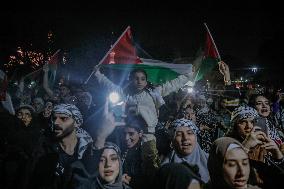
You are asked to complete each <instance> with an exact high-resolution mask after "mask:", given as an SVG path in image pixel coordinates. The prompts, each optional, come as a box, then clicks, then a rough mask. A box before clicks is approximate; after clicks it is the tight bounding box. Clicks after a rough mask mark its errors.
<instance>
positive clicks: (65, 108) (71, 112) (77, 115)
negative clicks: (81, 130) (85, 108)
mask: <svg viewBox="0 0 284 189" xmlns="http://www.w3.org/2000/svg"><path fill="white" fill-rule="evenodd" d="M53 112H54V113H57V114H65V115H67V116H69V117H72V118H73V119H74V120H75V121H76V123H77V124H78V126H80V125H82V124H83V116H82V114H81V112H80V110H79V109H78V108H77V107H76V106H75V105H73V104H58V105H56V106H54V108H53Z"/></svg>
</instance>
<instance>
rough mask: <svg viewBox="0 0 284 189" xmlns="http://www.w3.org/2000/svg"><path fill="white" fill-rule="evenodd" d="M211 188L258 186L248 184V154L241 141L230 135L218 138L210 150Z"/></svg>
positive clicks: (233, 188) (232, 188)
mask: <svg viewBox="0 0 284 189" xmlns="http://www.w3.org/2000/svg"><path fill="white" fill-rule="evenodd" d="M208 170H209V174H210V183H209V188H211V189H215V188H216V189H217V188H222V189H237V188H238V189H250V188H258V187H257V186H251V185H249V184H247V182H248V179H249V175H250V163H249V158H248V155H247V153H246V151H245V149H244V147H243V146H242V144H241V143H240V142H238V141H237V140H235V139H233V138H230V137H221V138H219V139H217V140H216V141H215V142H214V143H213V145H212V147H211V149H210V152H209V158H208Z"/></svg>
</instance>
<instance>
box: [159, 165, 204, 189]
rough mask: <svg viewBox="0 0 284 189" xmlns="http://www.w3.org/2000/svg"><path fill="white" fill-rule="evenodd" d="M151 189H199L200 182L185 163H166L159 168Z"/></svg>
mask: <svg viewBox="0 0 284 189" xmlns="http://www.w3.org/2000/svg"><path fill="white" fill-rule="evenodd" d="M155 181H156V182H155V183H154V187H153V189H154V188H155V189H200V188H201V186H200V184H202V181H201V180H200V178H199V176H197V175H196V174H195V173H194V171H193V170H192V167H191V166H190V165H189V164H188V163H186V162H183V163H167V164H165V165H164V166H162V167H161V168H160V170H159V171H158V173H157V175H156V177H155Z"/></svg>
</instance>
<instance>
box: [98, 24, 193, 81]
mask: <svg viewBox="0 0 284 189" xmlns="http://www.w3.org/2000/svg"><path fill="white" fill-rule="evenodd" d="M99 64H101V65H102V66H103V67H104V68H108V69H112V70H117V71H119V72H124V73H121V74H118V75H122V76H123V75H124V76H126V75H128V73H129V72H130V70H132V69H135V68H142V69H144V70H145V71H146V73H147V75H148V81H150V82H152V83H153V84H161V83H164V82H166V81H168V80H172V79H175V78H176V77H177V76H178V75H180V74H185V73H190V72H191V70H192V64H173V63H167V62H162V61H159V60H153V59H143V58H139V57H138V56H137V53H136V49H135V45H134V43H133V38H132V34H131V30H130V27H127V29H126V30H125V31H124V32H123V34H122V35H121V36H120V37H119V39H118V40H117V42H116V43H115V44H114V45H113V46H112V48H111V49H110V50H109V51H108V53H107V54H106V55H105V56H104V58H103V59H102V60H101V61H100V63H99ZM124 78H125V77H124Z"/></svg>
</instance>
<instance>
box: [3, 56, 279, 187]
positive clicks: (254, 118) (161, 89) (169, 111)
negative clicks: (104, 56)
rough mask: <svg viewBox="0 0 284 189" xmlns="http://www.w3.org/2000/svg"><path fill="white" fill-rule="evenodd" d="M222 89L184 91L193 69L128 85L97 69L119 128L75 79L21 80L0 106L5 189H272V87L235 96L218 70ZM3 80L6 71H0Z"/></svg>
mask: <svg viewBox="0 0 284 189" xmlns="http://www.w3.org/2000/svg"><path fill="white" fill-rule="evenodd" d="M218 65H219V71H220V73H218V74H221V75H222V77H223V81H222V85H221V86H216V87H215V86H211V92H209V91H208V90H207V91H206V90H205V91H199V92H193V93H188V92H185V91H184V90H181V89H182V88H183V87H184V85H185V84H186V83H187V82H188V81H193V79H194V77H195V73H194V72H190V73H187V74H184V75H180V76H178V77H177V78H175V79H174V80H171V81H167V82H165V83H163V84H161V85H153V84H151V83H150V82H149V81H148V78H147V73H146V72H145V70H143V69H133V70H131V72H130V73H129V81H128V82H129V83H128V85H127V87H121V86H119V85H116V84H115V83H114V82H112V81H111V80H110V79H109V78H108V77H107V76H106V75H105V74H104V73H103V71H102V70H100V68H99V67H98V66H96V67H94V75H93V77H94V79H95V81H96V82H97V84H98V85H99V86H100V88H102V89H104V91H106V92H105V94H109V93H110V92H112V91H115V92H116V93H117V94H118V95H120V96H121V97H123V99H124V103H123V106H120V105H117V107H122V108H123V110H124V111H123V117H122V119H121V120H120V121H119V122H118V120H117V119H118V118H121V117H117V115H116V114H114V113H113V107H114V105H112V102H111V101H110V100H109V99H108V97H107V95H105V97H104V98H103V99H104V100H103V102H100V103H98V104H99V105H98V104H95V103H94V102H96V101H98V100H97V99H96V98H99V97H98V96H95V95H92V92H91V90H90V88H88V87H87V86H85V85H78V84H76V83H72V82H69V83H68V82H66V81H65V82H60V84H59V85H58V86H54V87H53V86H50V83H49V82H48V73H49V68H48V65H45V66H44V67H43V83H42V86H41V90H37V91H35V90H31V89H30V88H28V87H26V86H25V81H24V79H22V80H21V81H20V83H19V85H18V86H17V89H16V90H9V89H8V90H7V92H5V94H4V98H3V99H2V100H1V103H0V148H1V150H0V178H1V182H0V188H2V189H17V188H21V189H33V188H35V189H57V188H61V189H64V188H68V189H70V188H71V189H72V188H74V189H85V188H86V189H95V188H101V189H104V188H105V189H123V188H132V189H145V188H153V189H156V188H161V189H162V188H163V189H172V188H177V189H188V188H190V189H197V188H212V189H215V188H216V189H217V188H218V189H219V188H226V189H229V188H238V189H239V188H277V187H281V185H282V183H283V182H282V180H281V179H283V178H284V98H283V95H282V93H281V92H280V91H278V90H268V89H271V86H263V90H256V88H250V89H246V90H240V89H239V88H236V87H235V85H233V84H232V82H231V75H230V70H229V66H228V65H227V64H226V63H225V62H223V61H221V62H219V63H218ZM0 76H1V83H3V81H4V78H5V73H4V72H2V71H1V72H0Z"/></svg>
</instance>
